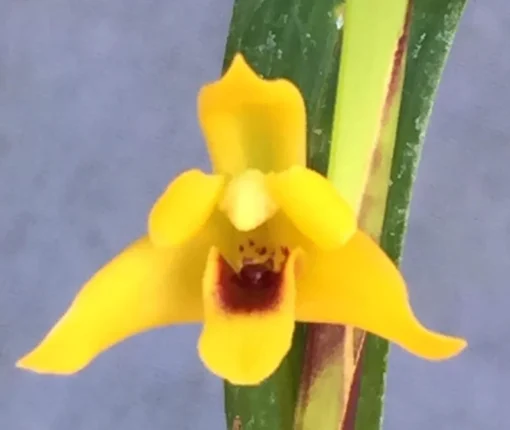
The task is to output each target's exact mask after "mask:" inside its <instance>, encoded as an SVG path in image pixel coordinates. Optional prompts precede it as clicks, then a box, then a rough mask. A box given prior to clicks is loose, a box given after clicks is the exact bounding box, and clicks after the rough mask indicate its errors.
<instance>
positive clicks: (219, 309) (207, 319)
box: [199, 248, 297, 385]
mask: <svg viewBox="0 0 510 430" xmlns="http://www.w3.org/2000/svg"><path fill="white" fill-rule="evenodd" d="M296 256H297V251H295V252H293V253H291V255H290V256H289V258H288V260H287V262H286V264H285V266H284V269H283V272H282V273H281V277H280V283H279V285H278V287H279V288H278V290H277V296H276V297H271V298H270V300H267V299H268V297H267V296H265V297H264V296H262V298H261V297H256V296H253V295H251V296H250V297H247V296H244V294H247V295H249V293H250V291H247V290H246V289H244V290H243V289H242V288H240V287H235V286H234V285H230V284H229V281H230V280H231V279H232V277H233V276H235V275H234V273H233V271H232V269H231V268H230V266H228V264H227V263H226V262H225V260H223V258H222V257H221V256H220V255H219V253H218V251H217V250H216V249H215V248H213V249H212V250H211V252H210V254H209V258H208V262H207V266H206V271H205V274H204V282H203V297H204V328H203V331H202V334H201V336H200V340H199V352H200V357H201V358H202V361H203V362H204V363H205V365H206V366H207V367H208V368H209V369H210V370H211V371H212V372H213V373H215V374H216V375H218V376H220V377H221V378H224V379H227V380H228V381H230V382H231V383H233V384H238V385H254V384H258V383H260V382H262V381H263V380H264V379H266V378H267V377H268V376H270V375H271V374H272V373H273V372H274V371H275V370H276V368H277V367H278V366H279V364H280V362H281V361H282V359H283V358H284V356H285V355H286V354H287V352H288V351H289V349H290V346H291V342H292V333H293V331H294V310H295V288H294V286H295V283H294V266H295V260H296ZM230 282H231V281H230ZM230 288H234V289H233V290H229V289H230ZM245 288H246V287H245ZM252 294H255V293H253V291H252ZM261 294H262V295H263V294H265V292H264V291H262V292H261Z"/></svg>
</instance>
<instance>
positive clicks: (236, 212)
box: [220, 169, 278, 231]
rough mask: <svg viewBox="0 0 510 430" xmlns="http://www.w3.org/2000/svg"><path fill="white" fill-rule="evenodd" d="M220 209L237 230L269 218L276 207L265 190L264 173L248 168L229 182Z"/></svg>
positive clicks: (256, 224) (254, 226)
mask: <svg viewBox="0 0 510 430" xmlns="http://www.w3.org/2000/svg"><path fill="white" fill-rule="evenodd" d="M220 209H221V210H223V211H224V212H225V213H226V215H227V216H228V218H229V219H230V222H232V224H233V225H234V227H236V228H237V229H238V230H239V231H250V230H254V229H255V228H257V227H258V226H260V225H262V224H263V223H264V222H266V221H267V220H268V219H269V218H271V217H272V216H273V215H274V214H275V212H276V210H277V209H278V207H277V206H276V204H275V203H274V202H273V200H272V199H271V196H270V195H269V194H268V192H267V190H266V183H265V177H264V174H263V173H262V172H261V171H260V170H254V169H250V170H246V171H245V172H243V173H242V174H241V175H239V176H237V177H235V178H233V179H232V180H231V181H230V182H229V184H228V186H227V187H226V190H225V193H224V195H223V199H222V202H221V203H220Z"/></svg>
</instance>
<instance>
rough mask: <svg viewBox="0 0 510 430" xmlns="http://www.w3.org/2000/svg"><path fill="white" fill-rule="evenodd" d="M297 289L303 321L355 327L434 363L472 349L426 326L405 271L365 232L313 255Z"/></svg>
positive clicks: (306, 262)
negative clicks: (416, 310)
mask: <svg viewBox="0 0 510 430" xmlns="http://www.w3.org/2000/svg"><path fill="white" fill-rule="evenodd" d="M297 290H298V293H297V298H296V302H297V310H296V313H297V319H298V320H301V321H308V322H319V323H333V324H334V323H336V324H345V325H353V326H356V327H359V328H361V329H364V330H366V331H369V332H372V333H375V334H377V335H379V336H381V337H384V338H386V339H388V340H390V341H392V342H395V343H397V344H398V345H400V346H401V347H403V348H404V349H406V350H408V351H409V352H411V353H413V354H416V355H418V356H421V357H423V358H427V359H430V360H441V359H446V358H449V357H452V356H454V355H456V354H458V353H460V352H461V351H462V349H464V347H465V346H466V342H465V341H464V340H463V339H460V338H456V337H450V336H445V335H442V334H440V333H435V332H433V331H430V330H428V329H426V328H425V327H423V326H422V325H421V324H420V322H419V321H418V320H417V319H416V317H415V316H414V314H413V311H412V309H411V306H410V304H409V299H408V295H407V291H406V286H405V283H404V280H403V279H402V276H401V275H400V273H399V271H398V270H397V268H396V267H395V266H394V265H393V263H392V262H391V261H390V260H389V259H388V258H387V257H386V255H385V254H384V252H383V251H382V250H381V249H380V248H379V247H378V246H377V244H376V243H375V242H373V241H372V239H370V238H369V237H368V236H367V235H365V234H364V233H362V232H357V233H356V234H355V235H354V236H353V238H352V239H351V240H350V241H349V242H348V243H347V244H346V245H345V247H343V248H341V249H339V250H335V251H333V252H321V253H316V254H315V255H308V259H306V260H305V263H304V265H303V272H302V276H299V277H298V280H297Z"/></svg>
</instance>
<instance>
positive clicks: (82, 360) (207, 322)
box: [17, 55, 466, 385]
mask: <svg viewBox="0 0 510 430" xmlns="http://www.w3.org/2000/svg"><path fill="white" fill-rule="evenodd" d="M198 105H199V108H198V114H199V121H200V124H201V127H202V130H203V132H204V137H205V139H206V143H207V145H208V149H209V154H210V156H211V163H212V165H213V169H214V172H213V173H212V174H206V173H204V172H201V171H199V170H196V169H193V170H190V171H187V172H184V173H183V174H181V175H180V176H178V177H177V178H176V179H175V180H174V181H173V182H172V183H171V184H170V185H169V186H168V188H167V189H166V191H165V192H164V193H163V194H162V196H161V197H160V199H158V201H157V202H156V203H155V205H154V207H153V208H152V210H151V212H150V215H149V220H148V235H147V236H145V237H142V238H140V239H138V240H137V241H135V242H133V243H132V244H131V245H129V246H128V247H127V248H126V249H125V250H124V251H123V252H121V253H120V254H119V255H118V256H117V257H115V258H114V259H113V260H112V261H111V262H110V263H108V264H106V265H105V266H104V267H103V268H102V269H100V270H99V271H98V272H97V273H96V274H95V275H94V276H93V277H92V278H91V279H90V280H89V281H88V282H87V283H86V284H85V285H84V287H83V288H82V290H81V291H80V292H79V294H78V295H77V297H76V298H75V300H74V301H73V303H72V304H71V306H70V308H69V310H68V311H67V312H66V313H65V314H64V316H63V317H62V318H61V319H60V320H59V321H58V322H57V324H56V325H55V326H54V327H53V329H52V330H51V331H50V332H49V333H48V335H47V336H46V337H45V338H44V339H43V341H42V342H41V343H40V344H39V345H38V346H37V347H36V348H35V349H34V350H32V351H31V352H29V353H28V354H27V355H25V356H24V357H23V358H21V359H20V360H19V361H18V363H17V366H18V367H21V368H24V369H28V370H32V371H34V372H38V373H52V374H72V373H75V372H77V371H79V370H81V369H83V368H84V367H85V366H87V365H88V364H89V363H90V362H91V361H92V360H93V359H94V358H95V357H96V356H97V355H98V354H100V353H102V352H103V351H105V350H107V349H108V348H110V347H112V346H113V345H115V344H117V343H118V342H120V341H122V340H124V339H126V338H128V337H130V336H133V335H135V334H137V333H141V332H144V331H146V330H150V329H152V328H156V327H163V326H167V325H170V324H179V323H194V322H202V323H203V330H202V334H201V336H200V340H199V344H198V351H199V355H200V357H201V359H202V361H203V362H204V363H205V365H206V366H207V367H208V368H209V369H210V370H211V371H212V372H213V373H214V374H216V375H218V376H220V377H222V378H224V379H227V380H229V381H230V382H232V383H235V384H239V385H255V384H258V383H260V382H262V381H263V380H264V379H266V378H267V377H268V376H270V375H271V374H272V372H274V370H275V369H276V368H277V367H278V366H279V364H280V362H281V360H282V359H283V358H284V356H285V355H286V353H287V352H288V350H289V349H290V346H291V340H292V334H293V330H294V325H295V321H304V322H316V323H331V324H344V325H353V326H356V327H359V328H362V329H364V330H366V331H369V332H371V333H374V334H377V335H379V336H382V337H384V338H386V339H388V340H390V341H392V342H394V343H396V344H398V345H400V346H401V347H402V348H404V349H406V350H408V351H409V352H411V353H413V354H415V355H417V356H420V357H422V358H426V359H429V360H443V359H447V358H450V357H453V356H455V355H457V354H459V353H460V352H461V351H462V350H463V349H464V348H465V346H466V342H465V340H463V339H461V338H456V337H451V336H446V335H443V334H440V333H436V332H433V331H430V330H428V329H426V328H425V327H424V326H423V325H422V324H421V323H420V322H419V321H418V320H417V318H416V317H415V315H414V314H413V311H412V309H411V307H410V304H409V299H408V295H407V288H406V285H405V281H404V279H403V278H402V276H401V274H400V272H399V271H398V269H397V268H396V267H395V265H394V264H393V263H392V262H391V261H390V259H389V258H388V257H387V256H386V254H385V253H384V251H383V250H382V249H381V248H380V247H379V246H378V245H377V244H376V243H375V242H374V241H373V240H372V239H371V238H369V237H368V236H367V235H366V234H365V233H363V232H361V231H360V230H359V229H358V228H357V224H356V218H355V214H354V212H353V211H352V210H351V208H350V207H349V205H348V204H347V203H346V202H345V200H344V199H343V198H342V196H341V195H339V194H338V192H337V191H336V190H335V188H334V187H333V185H332V184H331V183H330V182H328V181H327V179H325V178H324V177H322V176H321V175H319V174H318V173H316V172H313V171H312V170H309V169H307V168H306V167H305V154H306V144H305V143H306V140H305V139H306V111H305V105H304V102H303V99H302V97H301V95H300V93H299V90H298V89H297V88H296V87H295V86H294V85H293V84H292V83H291V82H290V81H287V80H283V79H278V80H265V79H262V78H260V77H259V76H257V75H256V73H254V72H253V71H252V70H251V69H250V67H249V66H248V65H247V63H246V62H245V61H244V59H243V58H242V56H240V55H237V56H236V57H235V58H234V60H233V62H232V65H231V67H230V69H229V70H228V71H227V72H226V74H225V75H224V77H223V78H222V79H220V80H219V81H217V82H213V83H210V84H207V85H206V86H204V87H203V88H202V90H201V91H200V93H199V102H198Z"/></svg>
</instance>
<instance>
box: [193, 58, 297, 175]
mask: <svg viewBox="0 0 510 430" xmlns="http://www.w3.org/2000/svg"><path fill="white" fill-rule="evenodd" d="M198 117H199V121H200V125H201V128H202V132H203V134H204V137H205V140H206V142H207V147H208V150H209V156H210V158H211V162H212V165H213V168H214V171H215V172H220V173H224V174H230V175H234V176H235V175H236V174H239V173H241V172H242V171H243V170H245V169H248V168H254V169H258V170H261V171H263V172H268V171H270V170H275V171H280V170H284V169H286V168H288V167H290V166H291V165H293V164H299V165H303V166H304V165H305V163H306V111H305V104H304V101H303V98H302V96H301V93H300V92H299V90H298V88H297V87H296V86H295V85H294V84H293V83H291V82H290V81H287V80H285V79H276V80H264V79H262V78H260V77H259V76H258V75H257V74H256V73H255V72H254V71H253V70H252V69H251V68H250V66H248V64H247V63H246V61H245V60H244V58H243V57H242V55H240V54H237V55H236V56H235V57H234V59H233V61H232V64H231V65H230V68H229V69H228V70H227V72H226V73H225V75H224V76H223V77H222V78H221V79H220V80H219V81H216V82H212V83H210V84H208V85H205V86H204V87H202V89H201V90H200V93H199V96H198Z"/></svg>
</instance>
